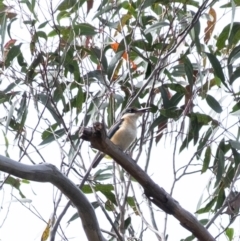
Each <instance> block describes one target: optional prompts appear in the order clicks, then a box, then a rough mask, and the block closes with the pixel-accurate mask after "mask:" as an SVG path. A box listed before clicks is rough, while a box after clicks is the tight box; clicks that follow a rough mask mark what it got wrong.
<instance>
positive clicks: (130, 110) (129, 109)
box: [126, 108, 134, 113]
mask: <svg viewBox="0 0 240 241" xmlns="http://www.w3.org/2000/svg"><path fill="white" fill-rule="evenodd" d="M126 112H128V113H134V109H133V108H128V109H127V111H126Z"/></svg>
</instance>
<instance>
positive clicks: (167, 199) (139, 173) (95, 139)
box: [80, 122, 215, 241]
mask: <svg viewBox="0 0 240 241" xmlns="http://www.w3.org/2000/svg"><path fill="white" fill-rule="evenodd" d="M80 137H81V138H82V139H84V140H86V141H89V142H90V143H91V145H92V147H94V148H96V149H98V150H99V151H102V152H104V153H106V154H107V155H109V156H111V157H112V158H113V159H114V160H115V161H116V162H117V163H118V164H119V165H121V166H122V167H123V168H124V169H125V170H126V171H127V172H128V173H129V174H130V175H131V176H132V177H134V178H135V179H136V180H137V181H138V182H139V183H140V184H141V186H142V187H143V189H144V193H145V195H146V196H147V197H148V198H149V200H150V201H151V202H153V203H154V204H155V205H156V206H158V207H159V208H161V209H162V210H163V211H165V212H166V213H168V214H172V215H173V216H174V217H175V218H176V219H178V220H179V221H180V223H181V225H182V226H183V227H184V228H186V229H188V230H189V231H190V232H192V233H193V235H194V236H195V237H197V238H198V239H199V240H201V241H214V240H215V239H214V238H213V237H212V236H211V234H210V233H209V232H208V230H207V229H206V228H204V227H203V226H202V224H200V223H199V222H198V220H197V219H196V218H195V217H194V216H193V215H192V214H191V213H189V212H188V211H186V210H185V209H183V208H182V207H181V206H180V205H179V203H178V202H177V201H176V200H174V199H173V198H172V197H171V196H170V195H169V194H168V193H167V192H166V191H165V190H164V189H163V188H161V187H159V186H158V185H157V184H156V183H154V182H153V181H152V179H151V178H150V177H149V176H148V175H147V174H146V173H145V172H144V171H143V170H142V169H141V168H140V167H139V166H138V165H137V164H136V163H135V162H134V160H133V159H132V158H131V157H130V156H128V155H127V154H125V153H123V152H122V151H121V150H120V149H119V148H117V147H116V146H115V145H114V144H113V143H112V142H111V141H110V140H109V139H108V138H107V137H106V130H105V129H104V125H103V124H101V123H99V122H97V123H95V124H94V126H93V127H91V128H83V129H82V130H81V134H80Z"/></svg>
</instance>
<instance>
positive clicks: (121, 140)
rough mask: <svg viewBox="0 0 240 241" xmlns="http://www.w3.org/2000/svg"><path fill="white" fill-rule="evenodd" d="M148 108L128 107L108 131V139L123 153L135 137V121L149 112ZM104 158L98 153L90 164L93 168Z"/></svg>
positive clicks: (102, 154)
mask: <svg viewBox="0 0 240 241" xmlns="http://www.w3.org/2000/svg"><path fill="white" fill-rule="evenodd" d="M149 109H150V107H146V108H142V109H138V108H135V107H129V108H127V109H126V111H125V112H124V113H123V115H122V117H121V119H120V120H119V121H117V122H116V123H115V124H114V125H113V126H112V127H111V128H110V129H109V131H108V138H109V139H110V140H111V141H112V142H113V144H115V145H116V146H118V147H119V148H120V149H122V150H123V151H125V150H126V149H127V148H128V147H129V146H130V145H131V144H132V142H133V141H134V140H135V139H136V137H137V120H138V117H140V116H141V115H142V114H143V113H145V112H146V111H149ZM104 156H105V154H104V153H102V152H98V153H97V155H96V156H95V158H94V159H93V162H92V167H93V168H95V167H96V166H97V165H98V164H99V162H100V161H101V160H102V159H103V157H104Z"/></svg>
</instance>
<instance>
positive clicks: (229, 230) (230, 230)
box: [225, 228, 234, 241]
mask: <svg viewBox="0 0 240 241" xmlns="http://www.w3.org/2000/svg"><path fill="white" fill-rule="evenodd" d="M225 233H226V235H227V237H228V240H229V241H232V240H233V236H234V229H233V228H227V230H226V231H225Z"/></svg>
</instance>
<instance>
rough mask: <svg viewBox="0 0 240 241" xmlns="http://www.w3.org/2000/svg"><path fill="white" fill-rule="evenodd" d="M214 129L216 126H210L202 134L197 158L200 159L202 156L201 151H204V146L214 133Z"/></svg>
mask: <svg viewBox="0 0 240 241" xmlns="http://www.w3.org/2000/svg"><path fill="white" fill-rule="evenodd" d="M213 129H214V128H213V127H212V126H211V127H209V128H208V130H207V131H206V132H205V133H204V134H203V135H202V138H201V139H200V142H199V145H198V147H197V152H198V156H197V158H198V159H199V157H200V156H201V153H202V151H203V149H204V147H205V146H206V143H207V142H208V141H209V140H210V139H209V137H210V136H211V134H212V133H213Z"/></svg>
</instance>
